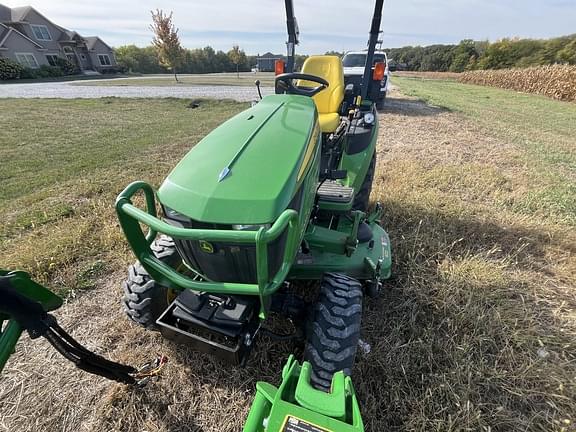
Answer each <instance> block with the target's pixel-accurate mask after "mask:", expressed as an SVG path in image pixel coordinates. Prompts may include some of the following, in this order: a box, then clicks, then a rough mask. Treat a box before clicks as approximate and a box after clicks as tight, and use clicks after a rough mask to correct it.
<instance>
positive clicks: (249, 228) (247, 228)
mask: <svg viewBox="0 0 576 432" xmlns="http://www.w3.org/2000/svg"><path fill="white" fill-rule="evenodd" d="M260 228H266V229H268V228H270V224H262V225H232V229H235V230H236V231H258V230H259V229H260Z"/></svg>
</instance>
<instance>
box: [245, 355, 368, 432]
mask: <svg viewBox="0 0 576 432" xmlns="http://www.w3.org/2000/svg"><path fill="white" fill-rule="evenodd" d="M311 371H312V366H311V365H310V363H308V362H304V363H303V364H302V366H300V364H299V363H298V362H297V361H296V360H295V359H294V356H293V355H290V357H289V358H288V362H287V363H286V365H285V366H284V369H283V370H282V383H281V384H280V387H278V388H276V387H274V386H273V385H271V384H268V383H265V382H258V383H257V384H256V397H255V398H254V403H253V404H252V408H251V409H250V412H249V414H248V418H247V419H246V423H245V425H244V432H361V431H364V425H363V423H362V417H361V416H360V408H359V406H358V401H357V400H356V395H355V393H354V388H353V387H352V381H351V379H350V377H347V376H345V375H344V373H343V372H342V371H340V372H337V373H336V374H334V377H333V378H332V388H331V392H330V393H325V392H323V391H320V390H316V389H315V388H313V387H312V386H311V385H310V374H311Z"/></svg>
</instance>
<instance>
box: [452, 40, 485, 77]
mask: <svg viewBox="0 0 576 432" xmlns="http://www.w3.org/2000/svg"><path fill="white" fill-rule="evenodd" d="M476 58H478V51H476V43H475V42H474V41H473V40H472V39H464V40H462V41H460V43H459V44H458V46H457V47H456V48H455V49H454V57H453V59H452V63H451V64H450V71H451V72H464V71H465V70H467V69H470V67H471V64H473V63H474V61H475V60H476Z"/></svg>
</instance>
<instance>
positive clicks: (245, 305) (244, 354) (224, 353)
mask: <svg viewBox="0 0 576 432" xmlns="http://www.w3.org/2000/svg"><path fill="white" fill-rule="evenodd" d="M256 300H257V297H254V296H226V295H214V294H209V293H199V292H196V291H192V290H184V291H182V292H181V293H180V295H179V296H178V297H177V298H176V299H175V300H174V301H173V302H172V304H170V306H168V309H166V310H165V311H164V313H163V314H162V315H161V316H160V318H158V320H157V321H156V323H157V324H158V326H159V327H160V333H162V335H163V336H164V337H165V338H167V339H171V340H174V341H175V342H178V343H183V344H187V345H190V346H192V347H193V348H194V349H196V350H198V351H201V352H204V353H207V354H212V355H214V356H215V357H218V358H220V359H222V360H224V361H225V362H227V363H232V364H239V365H242V366H243V365H245V363H246V361H247V360H248V355H249V354H250V351H251V349H252V347H253V344H254V339H255V337H256V335H257V333H258V330H259V328H260V324H259V319H258V302H257V301H256Z"/></svg>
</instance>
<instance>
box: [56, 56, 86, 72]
mask: <svg viewBox="0 0 576 432" xmlns="http://www.w3.org/2000/svg"><path fill="white" fill-rule="evenodd" d="M56 67H59V68H60V69H61V70H62V72H63V74H64V75H76V74H79V73H80V68H79V67H78V65H76V64H75V63H72V62H71V61H70V60H68V59H65V58H62V57H58V58H57V59H56Z"/></svg>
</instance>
